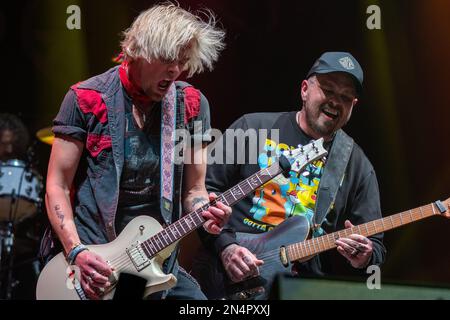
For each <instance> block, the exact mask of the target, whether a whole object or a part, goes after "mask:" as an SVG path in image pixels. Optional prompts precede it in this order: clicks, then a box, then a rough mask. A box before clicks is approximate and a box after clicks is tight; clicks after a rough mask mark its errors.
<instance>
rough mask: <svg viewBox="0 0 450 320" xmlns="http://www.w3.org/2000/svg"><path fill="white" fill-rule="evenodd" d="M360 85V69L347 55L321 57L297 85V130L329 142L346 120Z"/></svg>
mask: <svg viewBox="0 0 450 320" xmlns="http://www.w3.org/2000/svg"><path fill="white" fill-rule="evenodd" d="M362 83H363V71H362V68H361V66H360V64H359V63H358V61H357V60H356V59H355V58H354V57H353V56H352V55H351V54H350V53H347V52H326V53H324V54H322V55H321V56H320V58H319V59H317V60H316V62H315V63H314V64H313V66H312V68H311V69H310V70H309V72H308V73H307V75H306V80H304V81H303V82H302V85H301V95H302V100H303V108H302V109H301V110H300V112H299V114H298V118H297V121H298V123H299V126H300V127H301V128H302V130H304V131H305V133H306V134H308V135H309V136H311V137H312V138H314V139H318V138H321V137H323V138H324V139H325V140H331V139H332V137H333V136H334V134H335V133H336V132H337V131H338V130H339V129H340V128H342V127H343V126H344V125H345V124H346V123H347V121H348V120H349V119H350V116H351V114H352V110H353V107H354V106H355V105H356V104H357V103H358V96H359V95H360V93H361V90H362Z"/></svg>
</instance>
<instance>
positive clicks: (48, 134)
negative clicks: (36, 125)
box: [36, 127, 55, 145]
mask: <svg viewBox="0 0 450 320" xmlns="http://www.w3.org/2000/svg"><path fill="white" fill-rule="evenodd" d="M36 137H37V138H38V139H39V140H40V141H42V142H44V143H46V144H50V145H51V144H53V140H54V139H55V135H54V134H53V132H52V127H46V128H42V129H41V130H39V131H38V132H36Z"/></svg>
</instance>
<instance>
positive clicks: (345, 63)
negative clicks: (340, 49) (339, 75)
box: [339, 57, 355, 70]
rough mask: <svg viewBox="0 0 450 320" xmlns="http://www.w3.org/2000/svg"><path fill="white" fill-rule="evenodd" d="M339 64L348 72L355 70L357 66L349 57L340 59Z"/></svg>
mask: <svg viewBox="0 0 450 320" xmlns="http://www.w3.org/2000/svg"><path fill="white" fill-rule="evenodd" d="M339 63H340V64H341V66H343V67H344V68H345V69H347V70H353V69H355V65H354V64H353V61H352V59H350V58H349V57H344V58H340V59H339Z"/></svg>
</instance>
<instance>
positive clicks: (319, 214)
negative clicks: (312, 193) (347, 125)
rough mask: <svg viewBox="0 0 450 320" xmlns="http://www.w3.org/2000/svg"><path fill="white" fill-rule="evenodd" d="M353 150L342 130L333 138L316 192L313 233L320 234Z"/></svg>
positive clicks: (349, 140) (350, 142)
mask: <svg viewBox="0 0 450 320" xmlns="http://www.w3.org/2000/svg"><path fill="white" fill-rule="evenodd" d="M352 150H353V139H352V138H351V137H349V136H348V135H347V134H346V133H345V132H344V131H343V130H338V131H337V132H336V136H335V137H334V141H333V144H332V146H331V150H330V152H329V154H328V159H327V160H326V164H325V167H324V170H323V174H322V178H321V179H320V183H319V190H318V191H317V200H316V209H315V213H314V217H313V225H312V228H313V232H314V234H320V233H321V232H320V231H319V230H321V225H322V223H323V222H324V221H325V217H326V216H327V214H328V213H329V212H330V210H331V209H332V208H333V207H334V201H335V199H336V195H337V192H338V190H339V187H340V186H341V184H342V182H343V181H344V177H345V172H346V169H347V165H348V162H349V159H350V155H351V153H352Z"/></svg>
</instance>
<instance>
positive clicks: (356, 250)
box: [350, 248, 359, 258]
mask: <svg viewBox="0 0 450 320" xmlns="http://www.w3.org/2000/svg"><path fill="white" fill-rule="evenodd" d="M358 254H359V249H356V248H355V249H353V252H352V253H351V254H350V255H351V256H352V257H353V258H356V257H357V256H358Z"/></svg>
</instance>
